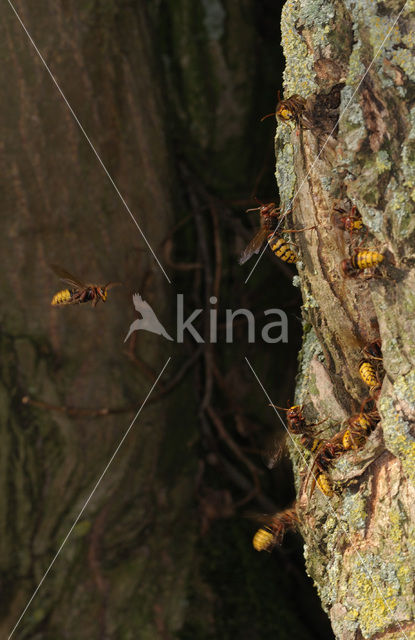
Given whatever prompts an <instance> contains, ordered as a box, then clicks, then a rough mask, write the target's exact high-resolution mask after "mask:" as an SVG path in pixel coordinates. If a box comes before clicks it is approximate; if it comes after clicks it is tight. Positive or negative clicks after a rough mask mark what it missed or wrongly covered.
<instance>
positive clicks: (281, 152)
mask: <svg viewBox="0 0 415 640" xmlns="http://www.w3.org/2000/svg"><path fill="white" fill-rule="evenodd" d="M275 148H276V158H277V163H276V170H275V177H276V179H277V183H278V189H279V192H280V201H281V203H282V205H283V206H284V207H288V206H289V203H290V201H291V200H292V198H293V196H294V194H295V185H296V181H297V178H296V176H295V173H294V148H293V145H292V144H291V141H290V132H289V128H288V127H287V125H285V124H280V125H279V126H278V128H277V133H276V138H275Z"/></svg>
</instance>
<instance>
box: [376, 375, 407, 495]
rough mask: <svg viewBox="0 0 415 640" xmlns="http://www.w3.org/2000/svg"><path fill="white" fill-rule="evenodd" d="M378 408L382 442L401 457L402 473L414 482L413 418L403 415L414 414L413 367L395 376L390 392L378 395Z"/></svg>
mask: <svg viewBox="0 0 415 640" xmlns="http://www.w3.org/2000/svg"><path fill="white" fill-rule="evenodd" d="M394 397H395V398H396V399H397V400H398V402H396V401H394ZM399 401H401V403H399ZM398 405H399V406H398ZM379 411H380V414H381V416H382V427H383V435H384V439H385V445H386V447H387V448H388V449H389V451H391V452H392V453H393V454H394V455H395V456H397V457H398V458H399V459H400V460H401V463H402V467H403V470H404V473H405V476H406V477H407V478H408V479H409V480H410V481H411V483H412V484H413V485H414V486H415V438H414V436H413V435H412V433H411V428H412V422H411V421H410V420H409V419H408V417H407V415H406V414H407V413H409V414H412V415H415V371H410V372H409V373H408V374H406V375H403V376H400V377H399V378H398V379H397V380H396V382H395V383H394V385H393V392H392V394H389V395H388V396H387V397H383V398H382V399H381V401H380V403H379Z"/></svg>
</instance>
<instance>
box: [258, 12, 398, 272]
mask: <svg viewBox="0 0 415 640" xmlns="http://www.w3.org/2000/svg"><path fill="white" fill-rule="evenodd" d="M408 2H409V0H406V2H405V4H404V5H403V7H402V9H401V10H400V12H399V13H398V17H397V18H396V19H395V21H394V23H393V24H392V26H391V28H390V29H389V31H388V33H387V34H386V36H385V37H384V38H383V40H382V43H381V44H380V46H379V48H378V50H377V51H376V53H375V56H374V58H373V60H372V62H371V63H370V64H369V66H368V67H367V69H366V71H365V72H364V74H363V76H362V77H361V79H360V81H359V84H358V85H357V87H356V89H355V90H354V91H353V93H352V96H351V98H350V99H349V101H348V103H347V104H346V106H345V108H344V109H343V111H342V112H341V113H340V115H339V118H338V120H337V122H336V124H335V125H334V127H333V129H332V130H331V131H330V133H329V135H328V136H327V138H326V141H325V142H324V144H323V146H322V147H321V149H320V151H319V153H318V155H317V156H316V158H315V160H314V162H313V163H312V165H311V167H310V169H309V170H308V172H307V174H306V176H305V177H304V178H303V179H302V181H301V184H300V186H299V187H298V189H297V191H296V192H295V194H294V196H293V198H292V200H291V202H294V200H295V199H296V197H297V196H298V194H299V193H300V191H301V188H302V186H303V184H304V182H305V181H306V180H307V178H308V177H309V175H310V173H311V172H312V170H313V169H314V167H315V164H316V162H317V160H318V159H319V158H320V156H321V154H322V153H323V151H324V149H325V147H326V145H327V143H328V141H329V140H330V138H331V137H332V136H333V133H334V131H335V129H336V127H337V126H338V124H339V122H340V120H341V119H342V118H343V116H344V114H345V113H346V111H347V109H348V108H349V106H350V103H351V102H352V100H353V98H354V97H355V95H356V93H357V92H358V91H359V89H360V87H361V85H362V82H363V80H364V79H365V78H366V76H367V74H368V73H369V71H370V69H371V68H372V67H373V64H374V62H375V60H376V58H377V57H378V55H379V53H380V52H381V50H382V49H383V46H384V44H385V42H386V40H387V39H388V38H389V36H390V34H391V33H392V31H393V29H394V28H395V25H396V24H397V22H398V20H399V18H400V17H401V15H402V13H403V12H404V9H405V7H406V5H407V4H408ZM283 219H284V218H283V217H282V218H281V219H280V220H279V222H278V224H277V226H276V227H275V229H274V232H273V234H272V236H270V237H269V238H268V239H267V240H269V241H271V240H272V239H273V238H274V236H275V234H276V233H277V231H278V228H279V226H280V224H281V222H282V221H283ZM267 246H268V241H267V243H266V244H265V246H264V248H263V250H262V251H261V253H260V255H259V256H258V258H257V261H256V262H255V264H254V266H253V267H252V269H251V271H250V273H249V275H248V277H247V279H246V280H245V284H246V283H247V282H248V280H249V278H250V277H251V275H252V273H253V272H254V271H255V269H256V267H257V265H258V262H259V261H260V260H261V258H262V256H263V255H264V252H265V250H266V248H267Z"/></svg>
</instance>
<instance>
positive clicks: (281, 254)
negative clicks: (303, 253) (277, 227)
mask: <svg viewBox="0 0 415 640" xmlns="http://www.w3.org/2000/svg"><path fill="white" fill-rule="evenodd" d="M268 244H269V246H270V248H271V250H272V251H273V253H275V255H276V256H277V258H279V259H280V260H284V262H288V263H289V264H293V263H294V262H297V260H298V258H297V255H296V254H295V253H294V251H293V250H292V249H290V246H289V245H288V244H287V243H286V242H285V240H284V239H283V238H277V237H275V236H274V237H272V234H271V235H270V236H269V238H268Z"/></svg>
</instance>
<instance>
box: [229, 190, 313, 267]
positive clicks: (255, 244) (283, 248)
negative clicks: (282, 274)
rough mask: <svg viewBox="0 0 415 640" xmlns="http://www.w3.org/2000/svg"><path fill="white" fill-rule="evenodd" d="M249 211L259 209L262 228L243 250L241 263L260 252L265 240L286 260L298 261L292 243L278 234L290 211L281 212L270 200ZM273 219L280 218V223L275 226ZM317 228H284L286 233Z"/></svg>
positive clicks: (276, 253) (277, 254) (290, 261)
mask: <svg viewBox="0 0 415 640" xmlns="http://www.w3.org/2000/svg"><path fill="white" fill-rule="evenodd" d="M247 211H259V215H260V224H261V226H260V229H259V231H258V232H257V233H256V234H255V236H254V237H253V238H252V240H251V242H250V243H249V244H248V246H247V247H246V249H245V250H244V251H243V252H242V254H241V257H240V258H239V264H244V263H245V262H246V261H247V260H249V258H250V257H251V256H252V255H253V254H254V253H259V251H260V249H261V247H262V245H263V244H264V242H265V241H267V242H268V245H269V247H270V249H271V251H272V252H273V253H274V254H275V255H276V256H277V258H279V259H280V260H283V261H284V262H288V263H289V264H292V263H294V262H297V260H298V257H297V254H296V253H295V251H293V249H291V247H290V243H288V242H286V241H285V240H284V239H283V238H282V237H281V236H280V235H279V233H278V234H277V230H278V227H279V226H280V224H281V221H282V219H283V218H285V216H286V215H287V214H288V213H290V211H289V210H288V211H287V212H286V213H284V214H281V209H280V208H279V207H277V206H276V204H275V202H269V203H268V204H261V206H259V207H255V208H254V209H247ZM273 219H278V220H280V223H279V224H278V225H277V226H276V227H274V223H273ZM310 229H315V226H313V227H306V228H305V229H284V230H283V232H284V233H299V232H301V231H309V230H310Z"/></svg>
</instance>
